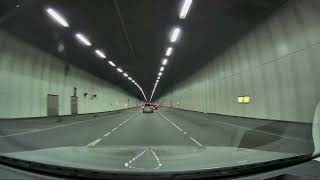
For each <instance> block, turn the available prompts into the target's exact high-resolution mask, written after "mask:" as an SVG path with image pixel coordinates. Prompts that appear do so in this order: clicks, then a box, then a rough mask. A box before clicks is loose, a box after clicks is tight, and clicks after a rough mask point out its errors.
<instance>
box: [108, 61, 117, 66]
mask: <svg viewBox="0 0 320 180" xmlns="http://www.w3.org/2000/svg"><path fill="white" fill-rule="evenodd" d="M108 63H109V64H110V65H111V66H113V67H116V65H115V64H114V63H113V62H112V61H108Z"/></svg>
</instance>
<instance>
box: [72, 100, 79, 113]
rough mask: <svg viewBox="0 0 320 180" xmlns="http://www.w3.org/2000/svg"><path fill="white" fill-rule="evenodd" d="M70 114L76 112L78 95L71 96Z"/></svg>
mask: <svg viewBox="0 0 320 180" xmlns="http://www.w3.org/2000/svg"><path fill="white" fill-rule="evenodd" d="M71 114H72V115H76V114H78V97H76V96H71Z"/></svg>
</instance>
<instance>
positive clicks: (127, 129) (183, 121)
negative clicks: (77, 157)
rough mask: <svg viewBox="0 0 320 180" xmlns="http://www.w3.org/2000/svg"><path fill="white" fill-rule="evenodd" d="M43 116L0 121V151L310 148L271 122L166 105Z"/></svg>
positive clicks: (303, 150)
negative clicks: (80, 116)
mask: <svg viewBox="0 0 320 180" xmlns="http://www.w3.org/2000/svg"><path fill="white" fill-rule="evenodd" d="M45 120H46V119H44V121H39V120H28V121H24V120H21V123H19V122H20V121H17V120H16V121H14V122H5V123H2V122H0V132H1V137H0V152H16V151H27V150H36V149H43V148H53V147H63V146H88V147H101V146H227V147H244V148H251V149H261V150H268V151H278V152H298V153H299V152H300V153H301V152H310V151H312V150H313V145H312V142H311V141H312V140H311V139H308V138H307V139H306V138H302V137H294V138H292V131H290V133H289V134H288V136H289V137H290V138H288V137H286V136H287V135H286V133H283V132H282V133H281V131H279V128H278V130H277V131H275V132H270V129H271V128H270V127H268V126H270V124H271V125H272V126H274V124H273V122H271V123H270V122H269V123H268V122H267V121H252V120H251V121H252V122H253V123H250V121H249V120H248V121H245V123H242V122H241V121H236V122H235V123H233V121H230V120H228V121H223V120H222V119H221V118H220V119H215V117H213V116H208V115H206V114H203V113H196V112H188V111H181V110H176V109H168V108H160V110H159V111H157V112H155V113H145V114H144V113H142V112H141V110H140V109H130V110H126V111H121V113H116V114H109V115H103V116H100V117H97V118H95V119H87V120H86V119H85V120H81V121H79V122H78V121H76V120H75V121H73V122H63V123H51V122H50V121H45ZM35 122H36V123H35ZM259 123H260V124H259ZM5 124H7V125H8V124H9V125H8V126H5ZM44 125H45V126H44ZM284 127H286V126H284ZM267 130H268V131H267ZM271 130H272V129H271ZM296 130H297V131H299V129H296ZM303 130H304V129H303ZM279 132H280V134H277V133H279ZM299 132H300V131H299ZM282 136H283V137H282ZM295 138H297V139H295ZM148 153H150V152H148Z"/></svg>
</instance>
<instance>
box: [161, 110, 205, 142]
mask: <svg viewBox="0 0 320 180" xmlns="http://www.w3.org/2000/svg"><path fill="white" fill-rule="evenodd" d="M157 112H158V113H159V114H160V115H161V116H162V117H163V118H164V119H166V120H167V121H168V122H169V123H170V124H172V125H173V126H174V127H176V128H177V129H178V130H179V131H181V132H182V133H183V134H184V135H186V136H187V135H188V133H187V132H186V131H184V130H183V129H181V128H180V127H179V126H178V125H176V124H175V123H174V122H172V121H170V120H169V119H168V118H167V117H165V116H164V115H163V114H162V113H160V112H159V111H157ZM189 139H190V140H191V141H192V142H194V143H195V144H197V145H198V146H202V144H201V143H200V142H199V141H197V140H195V139H194V138H193V137H191V136H189Z"/></svg>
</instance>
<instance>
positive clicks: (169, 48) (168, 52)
mask: <svg viewBox="0 0 320 180" xmlns="http://www.w3.org/2000/svg"><path fill="white" fill-rule="evenodd" d="M172 50H173V49H172V47H168V49H167V52H166V56H170V55H171V54H172Z"/></svg>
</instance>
